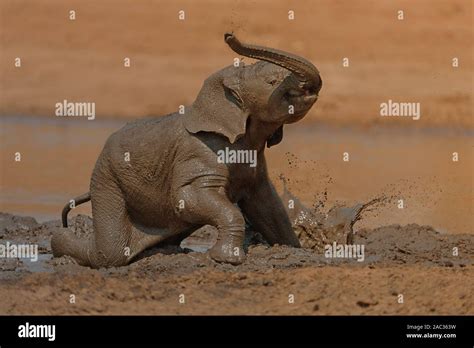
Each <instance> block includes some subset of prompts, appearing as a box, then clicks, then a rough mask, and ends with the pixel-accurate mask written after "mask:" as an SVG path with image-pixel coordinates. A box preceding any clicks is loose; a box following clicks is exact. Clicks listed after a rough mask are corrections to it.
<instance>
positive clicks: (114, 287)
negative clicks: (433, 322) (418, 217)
mask: <svg viewBox="0 0 474 348" xmlns="http://www.w3.org/2000/svg"><path fill="white" fill-rule="evenodd" d="M72 222H73V225H74V226H76V227H79V226H80V228H89V227H90V224H91V219H90V218H89V217H86V216H82V215H79V216H78V217H77V218H74V219H73V220H72ZM59 226H60V221H59V220H58V221H51V222H47V223H43V224H38V223H37V222H36V221H35V220H34V219H33V218H25V217H18V216H13V215H10V214H1V215H0V228H1V229H0V241H1V243H3V244H5V243H6V242H7V241H9V242H10V243H18V244H21V243H32V244H38V245H39V246H40V247H39V252H40V256H39V260H38V262H33V263H31V262H24V261H21V260H18V259H1V261H0V267H1V272H0V279H1V281H0V295H1V296H0V313H1V314H316V315H320V314H473V313H474V298H473V296H472V285H473V283H472V280H473V278H474V236H472V235H445V234H441V233H439V232H437V231H435V230H433V229H432V228H430V227H427V226H419V225H416V224H412V225H407V226H399V225H391V226H385V227H380V228H377V229H373V230H370V229H363V230H360V231H358V232H357V233H356V234H355V235H354V240H353V243H355V244H363V245H365V259H364V261H363V262H359V261H357V260H356V259H330V258H326V257H325V256H324V254H323V253H322V252H321V251H318V250H315V249H310V248H301V249H296V248H291V247H286V246H273V247H270V246H268V245H266V244H265V243H258V244H253V242H252V241H250V245H249V246H248V258H247V260H246V262H245V263H244V264H242V265H240V266H232V265H227V264H219V263H216V262H214V261H212V260H211V259H209V257H208V255H207V254H206V253H202V252H194V251H191V250H189V249H187V248H185V249H183V248H181V247H177V246H163V247H157V248H154V249H152V250H149V251H147V252H146V253H144V255H142V256H141V257H140V259H139V260H138V261H136V262H134V263H132V264H131V265H129V266H126V267H118V268H111V269H100V270H92V269H90V268H87V267H82V266H78V265H77V264H75V263H74V262H73V261H72V260H71V259H69V258H67V257H61V258H54V259H53V258H52V255H51V248H50V243H49V242H50V238H51V233H52V231H53V230H54V229H55V228H58V227H59ZM453 248H458V256H453ZM71 295H74V296H75V303H70V301H71ZM181 295H184V303H181V302H182V301H183V297H180V296H181ZM399 295H403V303H399V301H400V297H399ZM291 298H294V303H289V302H290V299H291ZM180 301H181V302H180Z"/></svg>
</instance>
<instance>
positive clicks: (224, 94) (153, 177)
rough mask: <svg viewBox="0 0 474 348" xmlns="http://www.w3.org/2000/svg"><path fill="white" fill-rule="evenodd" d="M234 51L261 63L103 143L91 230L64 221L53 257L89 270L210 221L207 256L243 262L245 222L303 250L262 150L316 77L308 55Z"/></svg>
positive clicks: (309, 94) (302, 102)
mask: <svg viewBox="0 0 474 348" xmlns="http://www.w3.org/2000/svg"><path fill="white" fill-rule="evenodd" d="M224 38H225V42H226V43H227V44H228V45H229V46H230V47H231V48H232V50H234V51H235V52H236V53H238V54H240V55H243V56H246V57H251V58H255V59H259V60H260V61H259V62H257V63H255V64H252V65H247V66H244V65H243V64H240V65H239V66H234V65H232V66H229V67H227V68H224V69H222V70H220V71H218V72H217V73H215V74H213V75H211V76H210V77H209V78H208V79H207V80H206V81H205V82H204V85H203V87H202V89H201V91H200V92H199V95H198V96H197V98H196V100H195V101H194V103H193V104H192V105H191V106H190V107H187V108H186V109H185V110H184V113H174V114H170V115H167V116H163V117H157V118H149V119H143V120H138V121H134V122H131V123H128V124H126V125H125V126H124V127H123V128H122V129H120V130H119V131H117V132H115V133H114V134H112V135H111V136H110V137H109V139H108V140H107V142H106V144H105V146H104V149H103V150H102V153H101V154H100V156H99V158H98V160H97V163H96V165H95V168H94V171H93V173H92V178H91V183H90V192H88V193H86V194H84V195H82V196H79V197H77V198H76V199H75V204H76V205H77V204H81V203H84V202H87V201H88V200H91V201H92V214H93V217H94V222H93V226H94V232H93V233H92V234H91V235H90V236H88V237H79V236H76V235H75V234H73V232H72V230H70V229H68V228H66V227H67V214H68V212H69V210H70V209H71V208H70V206H69V205H66V207H65V208H64V210H63V214H62V219H63V226H64V228H61V229H59V230H58V231H57V233H55V234H54V235H53V239H52V242H51V243H52V248H53V253H54V256H56V257H58V256H61V255H70V256H71V257H73V258H74V259H75V260H76V261H77V262H78V263H79V264H81V265H87V266H90V267H94V268H99V267H112V266H121V265H126V264H128V263H129V262H130V261H131V260H132V259H133V258H134V257H135V256H136V255H138V254H139V253H140V252H142V251H143V250H145V249H146V248H149V247H151V246H153V245H155V244H157V243H159V242H161V241H164V240H166V239H168V238H170V239H171V237H173V238H172V240H173V241H177V242H178V243H179V241H180V240H182V239H183V238H185V237H187V236H188V235H189V234H191V233H192V232H194V231H195V230H197V229H198V228H201V227H202V226H204V225H210V226H211V227H212V228H215V229H217V234H218V238H217V242H216V244H215V245H214V246H213V247H212V248H211V249H210V250H209V255H210V257H211V258H212V259H214V260H215V261H219V262H228V263H231V264H240V263H242V262H243V261H244V259H245V253H244V250H243V241H244V234H245V224H246V220H247V221H248V222H249V223H250V224H251V225H252V226H253V227H254V228H255V230H257V231H259V232H260V233H261V234H262V235H263V236H264V238H265V239H266V240H267V241H268V242H269V243H271V244H275V243H278V244H287V245H291V246H295V247H299V246H300V244H299V241H298V239H297V237H296V235H295V233H294V232H293V230H292V228H291V223H290V220H289V218H288V216H287V214H286V212H285V208H284V206H283V203H282V202H281V200H280V198H279V197H278V195H277V193H276V191H275V189H274V187H273V185H272V183H271V182H270V180H269V178H268V175H267V168H266V163H265V157H264V150H265V146H267V147H270V146H273V145H276V144H278V143H279V142H280V141H281V140H282V137H283V125H285V124H287V123H293V122H296V121H298V120H300V119H301V118H303V117H304V116H305V114H306V113H307V112H308V110H309V109H310V108H311V106H312V105H313V104H314V102H315V101H316V100H317V98H318V93H319V90H320V89H321V85H322V81H321V78H320V76H319V72H318V70H317V69H316V68H315V67H314V66H313V64H311V63H310V62H309V61H307V60H306V59H303V58H301V57H298V56H295V55H293V54H289V53H286V52H283V51H279V50H275V49H270V48H265V47H260V46H253V45H245V44H242V43H241V42H239V40H238V39H237V38H236V37H235V35H233V34H225V36H224Z"/></svg>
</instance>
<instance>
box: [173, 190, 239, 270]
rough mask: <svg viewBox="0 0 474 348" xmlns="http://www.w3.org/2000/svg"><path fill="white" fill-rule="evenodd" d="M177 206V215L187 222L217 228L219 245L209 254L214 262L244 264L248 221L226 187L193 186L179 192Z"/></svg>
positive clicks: (217, 243)
mask: <svg viewBox="0 0 474 348" xmlns="http://www.w3.org/2000/svg"><path fill="white" fill-rule="evenodd" d="M175 204H176V212H177V214H178V215H179V216H180V218H182V219H183V220H184V221H187V222H189V223H192V224H196V225H211V226H214V227H215V228H217V231H218V235H217V242H216V244H214V246H213V247H212V248H211V249H210V250H209V255H210V256H211V258H212V259H213V260H215V261H219V262H228V263H231V264H240V263H242V262H243V261H244V259H245V253H244V249H243V244H244V236H245V220H244V218H243V216H242V213H241V212H240V210H239V208H238V207H236V206H235V205H234V204H232V203H231V202H230V201H229V199H228V198H227V196H226V194H225V191H224V188H223V187H200V186H199V185H198V184H195V185H193V184H189V185H187V186H184V187H182V188H181V189H179V192H178V194H177V195H176V203H175Z"/></svg>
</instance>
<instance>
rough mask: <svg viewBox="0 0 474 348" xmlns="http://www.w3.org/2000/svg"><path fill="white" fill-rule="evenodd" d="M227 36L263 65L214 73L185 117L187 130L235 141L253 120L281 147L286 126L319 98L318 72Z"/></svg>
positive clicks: (269, 142) (289, 57)
mask: <svg viewBox="0 0 474 348" xmlns="http://www.w3.org/2000/svg"><path fill="white" fill-rule="evenodd" d="M224 38H225V42H226V43H227V44H228V45H229V46H230V48H231V49H232V50H233V51H235V52H236V53H238V54H241V55H243V56H246V57H250V58H255V59H259V60H260V61H259V62H257V63H255V64H252V65H244V64H239V66H237V67H236V66H229V67H227V68H224V69H223V70H221V71H219V72H217V73H215V74H213V75H211V76H210V77H209V78H208V79H207V80H206V81H205V82H204V85H203V87H202V89H201V91H200V92H199V95H198V97H197V99H196V101H195V102H194V103H193V105H192V107H191V112H189V113H187V116H186V117H185V127H186V129H187V130H188V131H189V132H191V133H198V132H214V133H217V134H221V135H223V136H225V137H227V139H228V140H229V141H230V142H231V143H234V142H235V141H236V140H238V139H239V138H240V137H241V136H242V135H244V134H245V133H246V129H247V128H248V124H249V122H252V121H254V122H259V123H260V124H264V125H265V128H266V129H270V132H269V134H265V135H264V136H265V139H264V140H266V144H267V146H268V147H270V146H272V145H275V144H278V143H279V142H280V141H281V139H282V136H283V125H284V124H287V123H293V122H296V121H298V120H300V119H301V118H303V117H304V116H305V115H306V113H307V112H308V111H309V109H310V108H311V106H312V105H313V104H314V102H315V101H316V100H317V99H318V93H319V91H320V89H321V86H322V80H321V77H320V75H319V71H318V69H316V67H315V66H314V65H313V64H311V63H310V62H309V61H307V60H306V59H304V58H301V57H298V56H295V55H293V54H290V53H286V52H283V51H280V50H276V49H271V48H266V47H261V46H254V45H246V44H242V43H241V42H239V40H238V39H237V38H236V37H235V35H233V34H225V36H224Z"/></svg>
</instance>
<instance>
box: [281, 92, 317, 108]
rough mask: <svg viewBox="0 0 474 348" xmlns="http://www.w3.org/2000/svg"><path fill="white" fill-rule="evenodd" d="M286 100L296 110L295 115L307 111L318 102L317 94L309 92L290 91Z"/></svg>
mask: <svg viewBox="0 0 474 348" xmlns="http://www.w3.org/2000/svg"><path fill="white" fill-rule="evenodd" d="M285 99H286V100H287V101H288V104H289V105H293V106H294V108H295V114H296V113H298V112H300V111H301V112H303V111H307V110H308V109H309V108H310V107H311V106H312V105H313V104H314V103H315V102H316V100H318V94H317V93H311V91H309V90H302V89H299V90H290V91H288V92H286V93H285Z"/></svg>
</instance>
